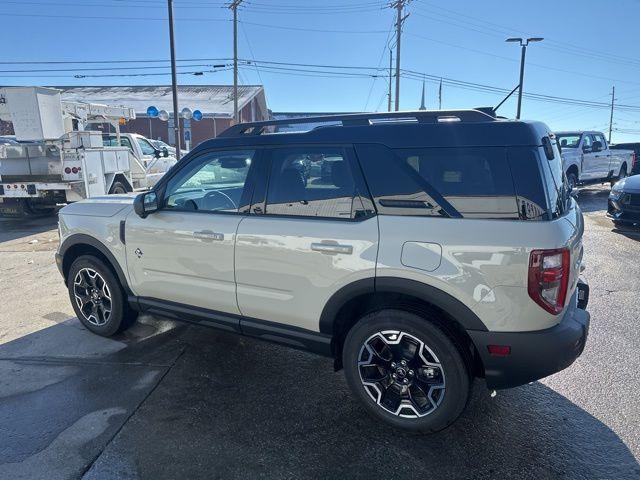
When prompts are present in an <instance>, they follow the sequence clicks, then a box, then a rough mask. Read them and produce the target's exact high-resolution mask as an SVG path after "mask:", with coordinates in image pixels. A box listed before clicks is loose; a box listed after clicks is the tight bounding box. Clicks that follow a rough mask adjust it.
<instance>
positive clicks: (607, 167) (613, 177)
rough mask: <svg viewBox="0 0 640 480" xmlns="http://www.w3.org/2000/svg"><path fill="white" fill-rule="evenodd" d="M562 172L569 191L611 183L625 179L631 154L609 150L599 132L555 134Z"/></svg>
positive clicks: (633, 154) (630, 162)
mask: <svg viewBox="0 0 640 480" xmlns="http://www.w3.org/2000/svg"><path fill="white" fill-rule="evenodd" d="M556 139H557V141H558V145H559V146H560V151H561V153H562V162H563V165H564V171H565V173H566V175H567V181H568V183H569V185H570V186H571V188H574V187H576V186H578V185H580V184H587V183H599V182H611V184H612V185H613V184H614V183H615V182H616V181H618V180H619V179H621V178H624V177H626V176H627V174H628V172H630V171H631V168H632V166H633V164H634V160H635V158H634V157H635V152H633V151H632V150H611V149H610V148H609V144H608V143H607V141H606V139H605V138H604V135H603V134H602V133H601V132H592V131H583V132H580V131H577V132H556Z"/></svg>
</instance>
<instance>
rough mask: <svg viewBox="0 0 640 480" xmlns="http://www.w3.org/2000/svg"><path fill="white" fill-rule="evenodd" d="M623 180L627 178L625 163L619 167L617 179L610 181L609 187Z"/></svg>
mask: <svg viewBox="0 0 640 480" xmlns="http://www.w3.org/2000/svg"><path fill="white" fill-rule="evenodd" d="M623 178H627V164H626V163H625V164H623V165H622V166H621V167H620V174H619V175H618V178H615V179H612V180H611V186H612V187H613V186H614V185H615V184H616V182H618V181H620V180H622V179H623Z"/></svg>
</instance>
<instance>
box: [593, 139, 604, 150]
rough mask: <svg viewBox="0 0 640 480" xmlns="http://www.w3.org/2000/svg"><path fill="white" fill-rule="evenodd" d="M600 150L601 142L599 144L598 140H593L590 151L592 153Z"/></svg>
mask: <svg viewBox="0 0 640 480" xmlns="http://www.w3.org/2000/svg"><path fill="white" fill-rule="evenodd" d="M600 150H602V142H599V141H598V140H595V141H594V142H593V146H592V147H591V151H592V152H599V151H600Z"/></svg>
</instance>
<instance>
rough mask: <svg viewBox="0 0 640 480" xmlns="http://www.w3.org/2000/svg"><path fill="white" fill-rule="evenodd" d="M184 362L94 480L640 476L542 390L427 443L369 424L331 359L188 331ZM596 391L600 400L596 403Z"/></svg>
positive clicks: (112, 448)
mask: <svg viewBox="0 0 640 480" xmlns="http://www.w3.org/2000/svg"><path fill="white" fill-rule="evenodd" d="M182 340H183V341H185V342H186V344H185V351H184V354H183V355H182V356H181V357H180V358H179V360H178V361H177V362H176V364H175V365H174V366H173V367H172V368H171V370H170V371H169V372H168V373H167V374H166V376H165V377H164V379H163V380H162V382H161V383H160V384H159V386H158V387H157V388H156V389H155V390H154V392H153V393H152V395H150V396H149V398H148V399H147V400H146V401H145V402H144V404H143V405H141V407H140V408H139V409H138V410H137V411H136V414H135V415H134V416H133V417H132V418H131V419H130V421H129V422H127V424H126V425H125V426H124V427H123V429H122V430H121V431H120V432H119V434H118V436H117V437H116V438H115V439H114V441H113V442H111V443H110V445H109V446H108V447H107V448H106V450H105V451H104V452H103V454H102V455H101V456H100V457H99V458H98V460H97V461H96V462H95V463H94V465H93V466H92V468H91V469H90V470H89V471H88V472H87V475H86V477H85V478H89V479H94V478H95V479H103V478H154V479H160V478H178V477H180V478H253V477H260V478H323V479H324V478H418V477H424V478H430V479H434V478H443V479H445V478H446V479H454V478H461V479H462V478H464V479H466V478H474V479H478V478H498V477H499V478H519V479H520V478H536V479H546V478H549V479H556V478H636V477H638V476H640V466H639V464H638V462H637V460H636V459H635V458H634V455H633V454H632V452H631V451H630V450H629V449H628V448H627V446H626V445H625V444H624V442H623V441H622V440H621V439H620V438H619V437H618V436H617V435H616V433H615V432H614V431H612V430H611V429H610V428H609V427H608V426H607V425H605V424H603V423H602V422H601V421H599V420H598V419H597V418H595V417H593V416H592V415H590V414H589V413H588V412H586V411H585V410H583V409H582V408H580V407H579V406H577V405H575V404H574V403H572V402H571V401H569V400H568V399H566V398H565V397H564V396H562V395H560V394H558V393H557V392H555V391H554V390H552V389H550V388H548V387H546V386H545V385H543V384H541V383H539V382H536V383H534V384H531V385H528V386H523V387H520V388H517V389H513V390H509V391H503V392H500V393H499V394H498V395H497V397H496V398H490V396H489V395H488V392H487V390H486V388H484V386H483V382H481V381H476V383H475V386H474V389H473V395H472V398H471V401H470V403H469V405H468V407H467V409H466V411H465V412H464V413H463V415H462V416H461V417H460V419H459V420H458V421H457V422H456V423H454V424H453V425H452V426H450V427H449V428H448V429H446V430H444V431H442V432H439V433H437V434H434V435H431V436H417V435H409V434H405V433H401V432H399V431H397V430H394V429H392V428H389V427H387V426H385V425H382V424H380V423H377V422H376V421H375V420H373V419H372V418H370V417H369V416H368V415H367V414H366V413H364V411H363V409H362V408H361V406H360V405H358V403H357V402H356V401H355V399H354V397H353V396H352V395H351V394H350V392H349V390H348V389H347V386H346V383H345V381H344V377H343V375H342V373H341V372H338V373H335V372H333V369H332V362H331V361H330V360H328V359H325V358H319V357H316V356H313V355H311V354H308V353H303V352H299V351H296V350H291V349H288V348H285V347H280V346H277V345H273V344H266V343H262V342H259V341H255V340H252V339H248V338H243V337H238V336H234V335H230V334H226V333H221V332H217V331H213V330H209V329H204V328H200V327H189V328H188V330H187V332H186V333H185V335H184V336H183V337H182ZM595 393H596V392H594V394H595Z"/></svg>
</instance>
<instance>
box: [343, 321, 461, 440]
mask: <svg viewBox="0 0 640 480" xmlns="http://www.w3.org/2000/svg"><path fill="white" fill-rule="evenodd" d="M394 335H395V336H394ZM418 342H422V344H423V345H422V347H419V343H418ZM374 351H376V352H379V353H380V355H376V354H374V353H373V352H374ZM418 351H421V352H422V355H418ZM412 352H413V353H412ZM402 360H405V361H406V364H403V363H402ZM342 361H343V366H344V370H345V376H346V379H347V383H348V384H349V387H350V388H351V390H352V391H353V393H354V394H355V396H356V397H357V398H358V399H359V400H360V401H361V402H362V404H363V405H364V407H365V409H366V410H367V412H368V413H369V414H371V415H372V416H373V417H375V418H377V419H379V420H382V421H384V422H386V423H388V424H390V425H392V426H394V427H396V428H400V429H403V430H406V431H410V432H416V433H434V432H437V431H439V430H442V429H444V428H446V427H448V426H449V425H451V424H452V423H453V422H454V421H455V420H456V419H457V418H458V416H460V414H461V413H462V411H463V410H464V408H465V406H466V405H467V402H468V400H469V395H470V393H469V392H470V386H471V376H470V374H469V369H468V368H467V365H466V364H465V362H464V360H463V357H462V355H461V353H460V351H459V350H458V348H456V346H455V344H454V343H453V342H452V340H451V339H450V338H449V337H448V336H447V335H446V334H445V333H444V332H443V331H442V330H441V329H440V328H438V327H437V326H436V325H435V324H434V323H432V322H431V321H429V316H428V315H425V316H419V315H416V314H414V313H410V312H407V311H403V310H395V309H385V310H380V311H377V312H372V313H369V314H367V315H365V316H363V317H362V318H361V319H360V320H359V321H358V322H357V323H356V324H355V326H354V327H353V328H352V329H351V330H350V331H349V333H348V334H347V337H346V339H345V342H344V348H343V352H342ZM427 362H429V365H426V363H427ZM365 365H368V366H365ZM373 365H375V366H373ZM394 375H395V377H394ZM398 395H400V398H399V397H398ZM411 397H412V398H413V400H412V399H411Z"/></svg>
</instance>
